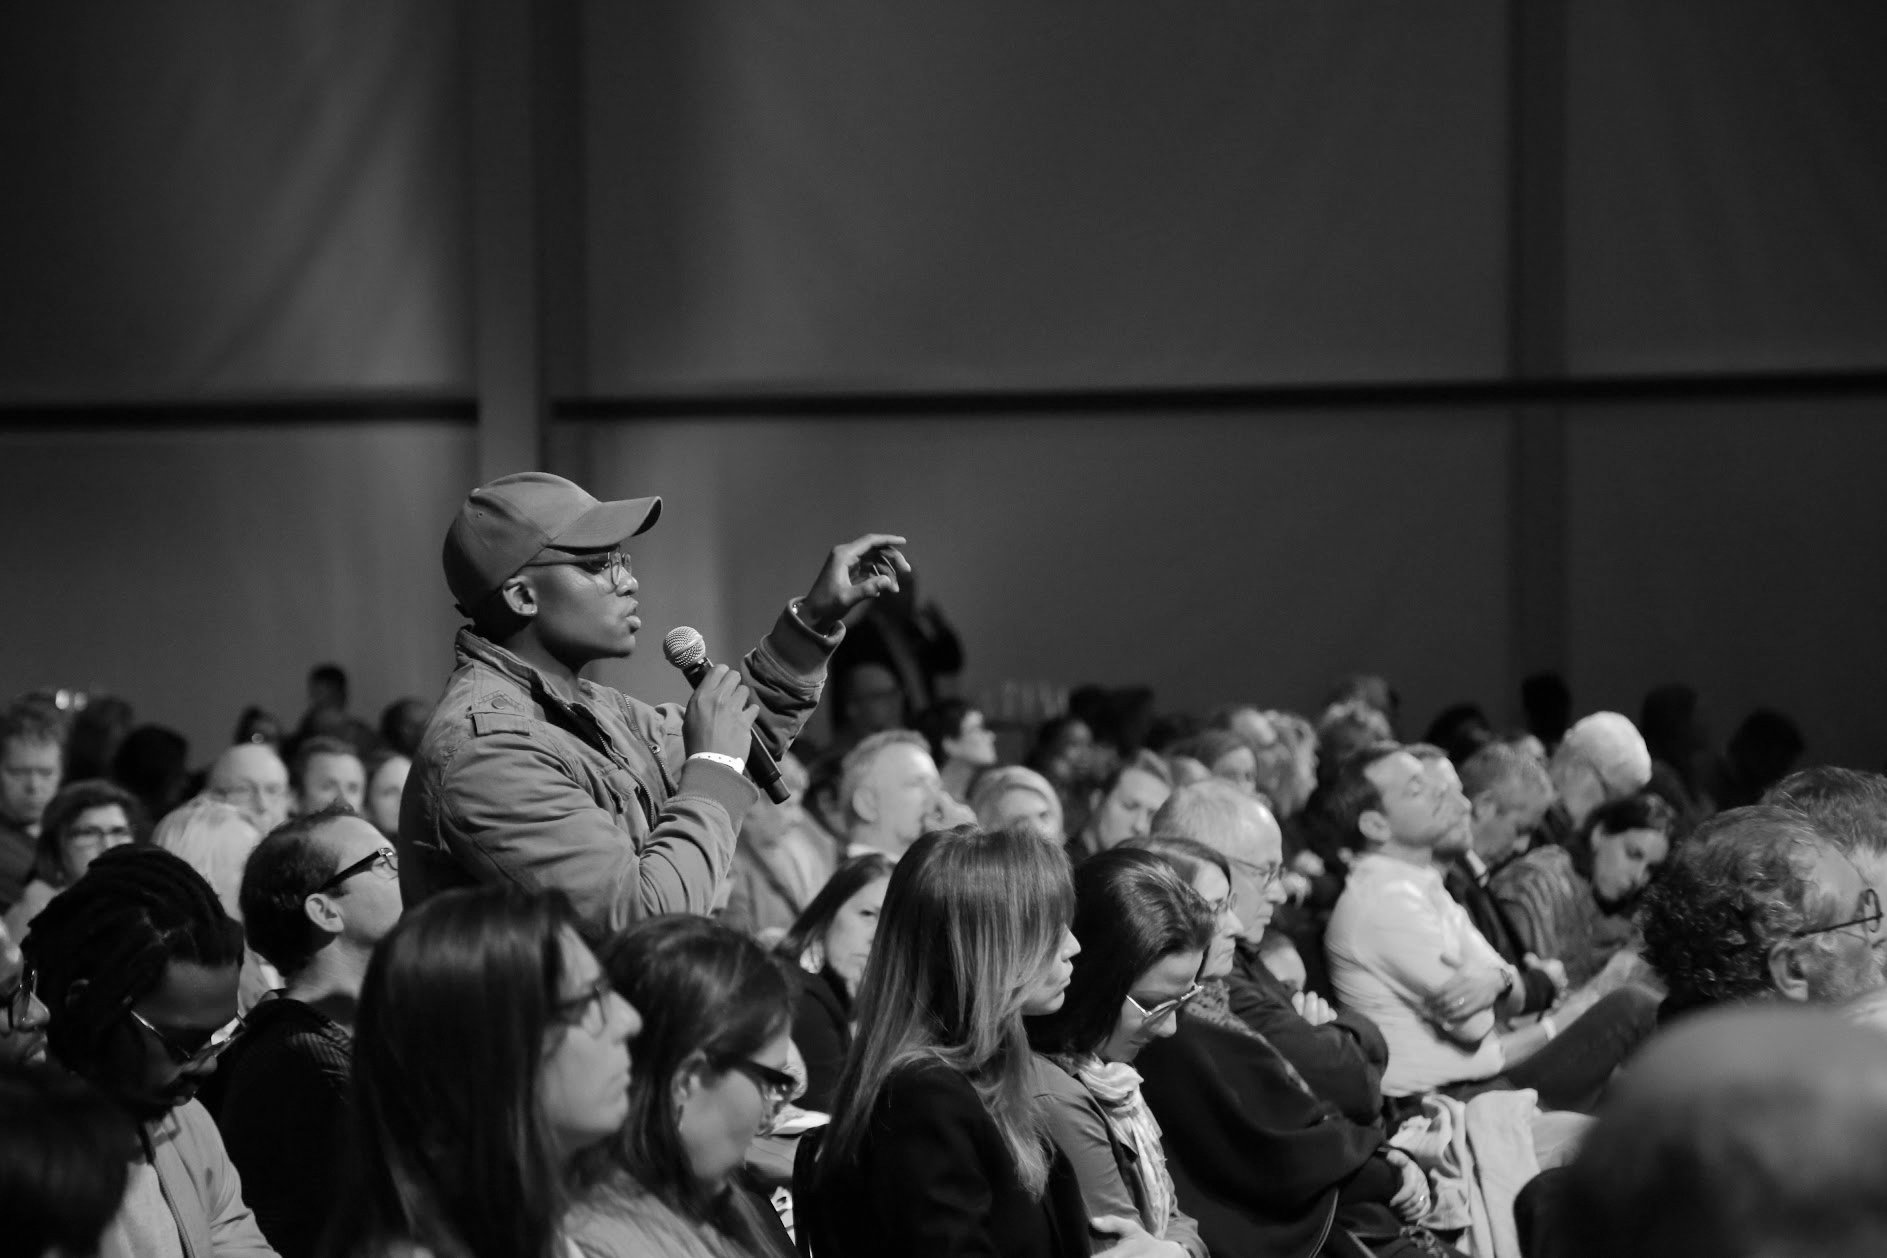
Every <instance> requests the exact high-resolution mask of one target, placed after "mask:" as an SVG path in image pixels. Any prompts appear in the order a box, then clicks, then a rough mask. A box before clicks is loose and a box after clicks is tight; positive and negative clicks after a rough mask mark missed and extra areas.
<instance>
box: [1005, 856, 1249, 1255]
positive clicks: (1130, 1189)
mask: <svg viewBox="0 0 1887 1258" xmlns="http://www.w3.org/2000/svg"><path fill="white" fill-rule="evenodd" d="M1217 926H1218V923H1217V921H1216V920H1215V917H1214V914H1213V912H1212V910H1211V909H1210V908H1208V907H1207V906H1206V903H1205V901H1204V900H1202V899H1201V898H1200V897H1199V895H1198V893H1197V892H1195V891H1194V890H1193V889H1192V888H1191V887H1190V886H1188V885H1187V884H1186V881H1185V880H1184V879H1183V878H1181V877H1180V876H1179V874H1178V873H1177V872H1176V871H1175V870H1174V869H1173V867H1172V866H1170V865H1169V864H1167V863H1166V862H1165V861H1163V860H1161V859H1160V858H1159V857H1157V856H1155V855H1153V854H1152V853H1151V852H1141V851H1133V850H1131V849H1128V848H1121V847H1116V848H1112V849H1109V850H1108V851H1104V852H1099V853H1097V854H1095V855H1093V856H1090V857H1089V858H1088V859H1086V860H1084V861H1082V862H1081V863H1080V864H1079V865H1077V866H1076V867H1075V922H1074V932H1075V938H1076V939H1077V940H1078V941H1079V942H1080V944H1081V953H1080V955H1079V956H1077V957H1076V958H1075V966H1074V978H1073V980H1072V981H1071V982H1070V983H1069V984H1068V994H1067V999H1066V1000H1064V1001H1063V1003H1062V1006H1061V1008H1060V1009H1058V1010H1056V1011H1055V1012H1053V1013H1050V1014H1045V1015H1043V1016H1042V1017H1039V1018H1030V1019H1028V1028H1029V1042H1030V1043H1031V1044H1032V1045H1033V1046H1034V1047H1035V1051H1036V1058H1035V1062H1034V1067H1035V1075H1034V1077H1035V1094H1036V1097H1037V1099H1038V1100H1040V1101H1041V1102H1042V1103H1043V1105H1044V1106H1046V1107H1047V1112H1048V1124H1049V1133H1050V1135H1051V1136H1052V1137H1053V1138H1054V1141H1055V1144H1056V1147H1057V1148H1059V1149H1060V1150H1061V1151H1062V1152H1063V1153H1065V1154H1066V1155H1067V1156H1068V1160H1069V1161H1070V1162H1071V1163H1073V1165H1074V1168H1075V1175H1076V1177H1077V1178H1078V1179H1079V1180H1080V1182H1081V1196H1082V1198H1083V1200H1085V1201H1086V1203H1087V1209H1088V1212H1089V1213H1090V1214H1094V1215H1121V1216H1130V1217H1136V1218H1138V1219H1139V1220H1140V1223H1141V1226H1143V1227H1144V1228H1145V1229H1146V1230H1147V1232H1148V1233H1149V1234H1150V1235H1151V1236H1154V1237H1156V1238H1158V1239H1160V1240H1162V1241H1165V1242H1167V1244H1168V1247H1169V1248H1168V1254H1169V1258H1181V1256H1182V1255H1183V1256H1185V1258H1206V1246H1205V1242H1204V1241H1203V1240H1202V1239H1200V1236H1199V1225H1198V1224H1196V1223H1194V1222H1193V1221H1192V1219H1191V1218H1189V1217H1188V1216H1187V1215H1186V1213H1185V1212H1184V1211H1183V1210H1181V1209H1180V1207H1179V1196H1178V1191H1177V1190H1176V1189H1175V1187H1174V1184H1173V1176H1172V1174H1171V1173H1170V1172H1169V1171H1168V1170H1167V1169H1166V1152H1165V1149H1164V1148H1163V1147H1162V1144H1161V1140H1160V1124H1159V1123H1158V1121H1156V1120H1155V1119H1154V1117H1153V1112H1152V1111H1151V1110H1150V1109H1148V1108H1147V1103H1146V1101H1145V1100H1144V1099H1142V1097H1141V1095H1140V1075H1139V1073H1138V1072H1136V1071H1135V1070H1134V1068H1133V1060H1134V1058H1135V1057H1137V1056H1138V1055H1139V1053H1140V1050H1141V1049H1142V1048H1144V1047H1146V1046H1147V1045H1148V1044H1150V1043H1151V1042H1153V1041H1154V1040H1156V1039H1163V1038H1165V1037H1167V1036H1170V1035H1172V1034H1173V1033H1174V1031H1175V1030H1176V1029H1177V1027H1178V1023H1179V1016H1180V1011H1181V1010H1182V1009H1183V1008H1184V1007H1185V1006H1186V1005H1188V1004H1190V1003H1191V1002H1192V1001H1193V1000H1195V999H1197V998H1198V997H1199V995H1200V993H1201V991H1202V990H1203V989H1202V988H1201V987H1200V984H1199V981H1198V980H1199V975H1200V973H1201V971H1202V970H1203V969H1204V968H1205V964H1206V951H1207V949H1208V948H1209V947H1210V946H1211V944H1212V941H1213V936H1214V935H1215V933H1216V931H1217Z"/></svg>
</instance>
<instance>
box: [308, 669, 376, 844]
mask: <svg viewBox="0 0 1887 1258" xmlns="http://www.w3.org/2000/svg"><path fill="white" fill-rule="evenodd" d="M316 738H333V739H336V740H338V741H340V742H341V743H343V744H344V745H345V746H347V747H348V748H349V749H350V750H352V751H353V753H354V756H355V758H356V759H359V760H365V759H366V758H367V756H368V754H369V753H370V752H372V751H373V747H374V742H375V738H374V732H373V727H372V726H370V725H368V724H367V722H365V721H363V720H361V719H360V718H359V717H357V716H355V715H353V714H352V713H350V712H349V711H348V710H347V670H345V669H343V668H342V667H341V666H340V665H339V664H317V665H315V666H314V667H313V668H311V669H309V670H308V708H307V710H306V711H305V712H303V713H302V715H301V722H300V724H298V725H297V726H296V727H295V735H294V737H293V738H292V739H291V740H290V749H291V750H292V751H293V752H294V753H295V758H296V759H297V760H300V758H301V750H302V748H303V747H305V746H306V745H307V744H308V743H309V742H311V741H313V740H314V739H316ZM320 802H321V803H322V804H325V803H326V802H327V801H326V800H322V801H320ZM318 806H319V805H317V807H318ZM348 806H349V807H351V808H356V809H357V808H359V807H360V804H359V802H358V801H356V800H349V801H348ZM304 811H313V809H304Z"/></svg>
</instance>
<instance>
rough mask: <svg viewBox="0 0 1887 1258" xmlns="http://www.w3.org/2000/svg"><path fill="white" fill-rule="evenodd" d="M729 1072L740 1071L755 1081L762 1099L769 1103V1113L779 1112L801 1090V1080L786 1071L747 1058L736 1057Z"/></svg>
mask: <svg viewBox="0 0 1887 1258" xmlns="http://www.w3.org/2000/svg"><path fill="white" fill-rule="evenodd" d="M726 1068H727V1069H729V1070H738V1071H740V1073H742V1074H744V1075H746V1076H747V1077H748V1078H749V1079H751V1080H753V1085H754V1087H756V1088H758V1089H760V1098H761V1099H762V1100H763V1101H765V1102H766V1103H767V1109H768V1110H769V1111H777V1110H778V1109H779V1108H780V1107H781V1106H782V1105H784V1104H786V1103H787V1102H788V1101H790V1100H792V1099H793V1093H795V1092H797V1091H798V1090H799V1080H797V1079H795V1078H794V1077H793V1076H792V1075H789V1074H787V1073H786V1072H785V1071H784V1070H776V1069H774V1068H773V1067H772V1066H763V1065H761V1064H760V1063H759V1062H757V1061H749V1060H748V1059H747V1058H745V1057H736V1058H734V1059H733V1060H732V1061H729V1062H728V1063H727V1066H726Z"/></svg>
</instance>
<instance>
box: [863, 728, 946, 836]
mask: <svg viewBox="0 0 1887 1258" xmlns="http://www.w3.org/2000/svg"><path fill="white" fill-rule="evenodd" d="M839 799H840V801H841V802H842V803H843V804H844V806H845V814H846V833H845V839H846V847H845V854H846V855H847V856H860V855H863V854H864V853H866V852H877V853H878V854H880V855H881V856H887V857H890V858H891V859H892V860H897V859H898V858H899V857H900V856H902V855H904V849H906V848H908V847H909V846H911V844H913V843H915V842H917V839H918V836H919V835H921V834H923V833H924V831H925V830H926V829H927V828H929V826H930V824H931V823H932V821H933V819H934V818H935V816H936V814H937V810H938V808H939V807H940V806H941V804H942V802H943V799H944V794H943V788H942V786H941V785H940V783H939V781H938V778H937V766H936V765H935V764H933V763H932V762H931V758H930V751H929V750H928V748H927V747H926V746H925V743H924V738H923V735H921V734H917V733H914V732H912V731H911V730H908V729H894V730H886V731H884V732H883V733H879V734H872V735H870V736H868V737H866V738H865V739H863V740H862V741H860V742H859V744H858V746H856V747H854V748H852V749H851V750H850V751H848V752H846V753H845V763H844V766H843V767H842V768H841V769H840V771H839Z"/></svg>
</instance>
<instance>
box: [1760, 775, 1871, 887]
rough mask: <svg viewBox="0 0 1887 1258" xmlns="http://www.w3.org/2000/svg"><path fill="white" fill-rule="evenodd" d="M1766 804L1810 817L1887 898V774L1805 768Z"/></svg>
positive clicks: (1765, 799) (1768, 796)
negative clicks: (1791, 809) (1789, 809)
mask: <svg viewBox="0 0 1887 1258" xmlns="http://www.w3.org/2000/svg"><path fill="white" fill-rule="evenodd" d="M1762 802H1763V803H1765V804H1780V805H1782V806H1783V807H1785V808H1793V809H1795V810H1796V811H1797V812H1800V813H1803V814H1804V815H1806V816H1807V817H1808V819H1809V820H1810V821H1813V822H1814V823H1815V825H1816V828H1817V829H1819V830H1821V831H1822V832H1823V833H1824V834H1826V835H1827V836H1828V837H1829V838H1831V839H1833V840H1834V841H1835V844H1836V846H1838V847H1840V848H1841V850H1842V851H1844V852H1846V853H1847V854H1848V859H1849V860H1852V861H1853V862H1854V864H1855V867H1856V868H1858V869H1859V870H1860V871H1861V876H1862V877H1863V878H1865V879H1867V885H1868V886H1870V887H1872V888H1874V893H1875V894H1876V895H1879V896H1882V897H1883V899H1887V775H1883V774H1879V773H1864V772H1862V771H1860V770H1858V769H1839V768H1835V767H1833V766H1832V765H1823V766H1818V767H1816V768H1813V769H1802V770H1800V771H1798V772H1795V773H1791V774H1790V775H1789V776H1788V777H1786V778H1783V779H1782V780H1781V781H1780V782H1778V783H1776V784H1775V785H1774V786H1772V787H1770V788H1769V792H1768V794H1766V795H1764V796H1763V800H1762Z"/></svg>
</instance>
